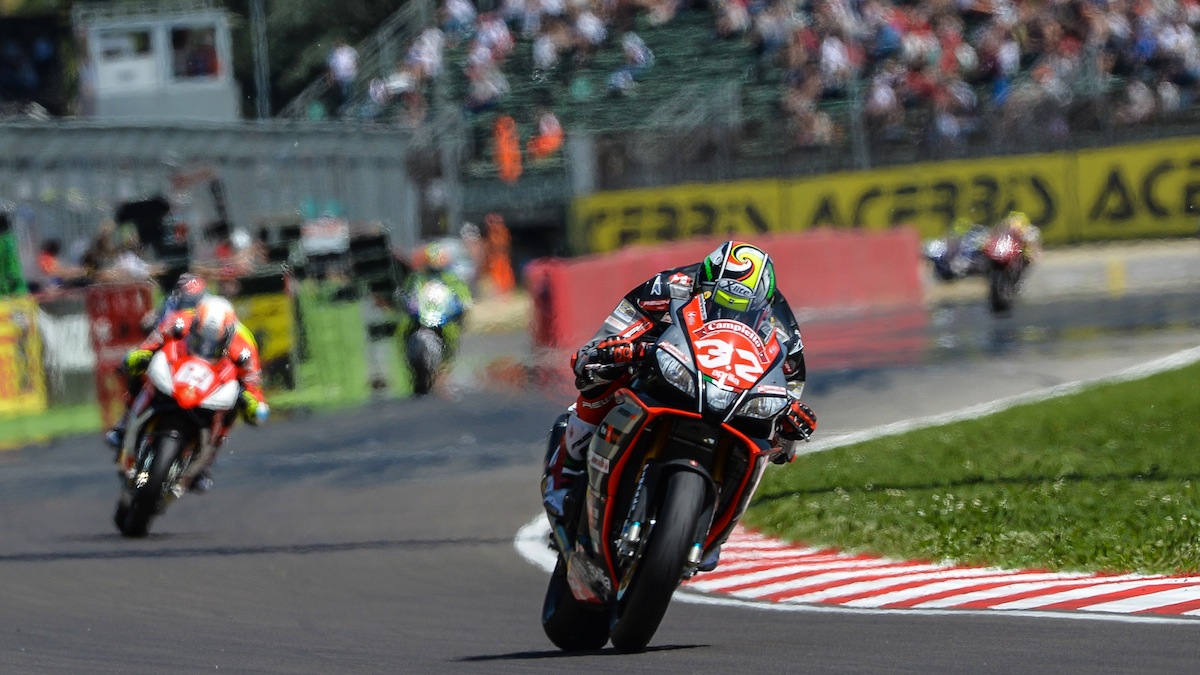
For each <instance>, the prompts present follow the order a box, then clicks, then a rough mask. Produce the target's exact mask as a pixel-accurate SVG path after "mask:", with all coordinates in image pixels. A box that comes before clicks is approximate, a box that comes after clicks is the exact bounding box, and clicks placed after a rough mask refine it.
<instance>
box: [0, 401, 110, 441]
mask: <svg viewBox="0 0 1200 675" xmlns="http://www.w3.org/2000/svg"><path fill="white" fill-rule="evenodd" d="M99 431H100V407H99V406H97V405H95V404H89V405H77V406H67V407H63V408H51V409H50V410H47V411H45V412H42V413H37V414H35V415H22V416H21V417H0V450H3V449H6V448H14V447H19V446H22V445H28V444H30V443H37V442H41V441H46V440H49V439H51V438H54V437H56V436H66V435H69V434H86V433H92V432H96V433H99Z"/></svg>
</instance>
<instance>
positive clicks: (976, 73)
mask: <svg viewBox="0 0 1200 675" xmlns="http://www.w3.org/2000/svg"><path fill="white" fill-rule="evenodd" d="M484 7H486V9H484V10H481V9H480V6H477V5H476V4H473V3H472V2H471V0H442V3H441V5H440V10H439V13H438V19H437V22H436V25H432V26H429V27H426V28H425V29H424V31H422V32H421V33H420V35H419V36H418V37H417V38H416V39H415V40H413V42H412V43H411V45H409V46H408V49H407V52H406V54H405V56H404V57H403V58H402V59H401V61H400V62H399V63H398V64H397V66H396V69H395V72H393V73H392V74H390V75H388V76H386V77H381V78H376V79H374V80H372V81H371V82H370V83H369V86H368V88H367V89H368V91H369V93H370V100H371V102H372V103H371V105H372V110H373V111H374V112H376V113H378V112H379V111H381V110H384V109H385V108H386V107H387V106H389V105H390V104H393V103H397V102H399V103H400V104H401V106H400V107H401V109H402V110H403V111H404V114H403V115H401V118H402V119H403V120H404V121H405V122H406V123H408V124H411V125H417V124H420V123H421V122H422V121H424V120H425V119H426V118H427V116H428V104H427V102H426V96H427V92H428V91H429V90H430V89H431V83H432V82H433V81H434V80H435V79H436V78H438V77H439V76H440V75H441V74H442V73H443V72H445V69H446V66H445V64H444V61H445V59H446V50H447V49H457V48H459V47H460V46H463V47H464V49H463V50H462V52H461V53H462V54H464V56H463V57H462V58H463V62H462V63H455V64H453V66H452V67H455V68H458V67H461V68H462V69H463V72H464V74H465V77H466V82H467V86H466V91H465V94H464V96H465V98H464V101H463V105H464V107H465V109H466V110H467V111H469V112H470V113H480V112H484V111H489V110H495V109H497V108H498V107H499V106H502V105H503V103H504V101H505V99H506V96H508V95H509V93H510V92H511V91H512V87H511V86H510V84H509V78H511V77H517V78H533V79H534V80H535V81H536V80H538V79H539V78H548V77H559V78H562V81H563V82H564V83H566V84H567V85H568V89H569V90H571V91H574V88H575V87H576V86H580V87H582V86H586V85H585V84H583V83H581V82H579V81H577V80H575V79H573V78H572V72H573V71H574V70H575V69H576V68H578V67H579V66H582V65H586V64H588V63H590V62H591V61H592V59H593V58H594V56H595V54H596V53H597V52H598V51H599V50H614V51H619V52H620V53H621V54H623V60H624V64H623V66H622V67H620V68H619V69H617V70H615V71H613V72H612V73H611V74H610V76H609V77H608V78H607V87H608V90H609V92H611V93H613V94H618V95H619V94H624V93H629V92H631V91H634V90H635V89H636V86H637V82H638V80H639V79H640V78H642V77H644V76H645V75H646V73H648V72H649V71H650V70H652V69H653V68H655V67H656V66H655V56H654V53H653V52H652V51H651V49H650V48H649V47H648V46H647V45H646V41H645V40H643V38H642V37H641V36H640V35H638V34H637V32H635V30H634V28H635V23H634V19H635V18H637V17H639V16H643V17H645V19H646V20H645V21H644V22H643V24H646V25H648V26H649V27H650V28H649V30H656V28H657V27H658V26H662V25H664V24H668V23H670V22H671V21H672V20H673V19H674V18H675V17H676V15H677V14H679V13H680V12H706V13H708V15H709V16H710V17H711V21H712V32H711V39H712V40H713V41H737V42H740V43H744V44H745V46H746V55H747V62H748V63H750V64H751V65H750V69H749V73H748V77H747V78H746V80H745V81H746V82H748V83H750V85H751V86H771V87H777V88H778V89H777V92H778V97H777V103H778V105H777V110H778V112H779V114H780V116H781V117H782V118H784V119H786V120H787V122H788V123H789V128H790V129H791V130H792V132H793V141H794V143H795V144H798V145H823V144H829V143H832V142H835V141H836V140H837V139H838V138H839V136H840V135H841V134H844V133H846V129H845V128H844V117H842V116H836V115H831V113H830V110H833V109H836V108H837V103H838V102H839V101H841V102H847V103H851V104H853V105H857V106H860V108H861V111H862V114H863V120H864V123H865V126H866V129H867V131H868V132H869V133H870V134H871V137H872V138H873V139H876V140H881V141H889V140H891V141H899V140H909V139H911V138H912V137H913V133H914V131H915V132H919V134H920V136H921V138H922V140H933V141H936V142H938V143H941V144H948V145H954V144H959V143H962V142H964V141H965V140H966V139H968V138H969V137H970V136H971V135H972V134H973V133H975V132H976V131H978V130H980V129H981V128H983V127H988V128H994V127H993V126H992V125H993V124H994V123H998V124H999V125H1001V126H1000V128H1002V129H1007V130H1012V131H1020V130H1021V129H1024V128H1028V127H1029V126H1030V125H1029V124H1028V123H1029V122H1030V121H1031V120H1036V121H1037V125H1035V126H1036V127H1037V129H1038V130H1039V132H1041V133H1045V134H1049V136H1050V137H1065V136H1066V135H1067V134H1069V133H1070V132H1071V131H1072V130H1073V128H1075V127H1076V126H1080V125H1087V124H1095V123H1096V121H1097V120H1098V119H1101V118H1103V121H1104V122H1106V123H1109V122H1111V123H1117V124H1137V123H1142V122H1146V121H1149V120H1152V119H1154V118H1155V117H1156V116H1169V115H1171V114H1173V113H1176V112H1178V111H1181V110H1183V109H1186V108H1188V107H1190V106H1192V105H1193V104H1194V102H1195V98H1196V93H1197V87H1198V85H1200V42H1198V41H1197V38H1196V28H1197V27H1198V25H1200V0H1181V1H1180V0H1039V1H1036V2H1035V1H1033V0H921V1H915V0H913V1H904V0H692V1H691V2H689V1H688V0H499V4H496V5H491V4H489V5H485V6H484ZM518 41H525V42H528V43H530V44H531V53H532V72H517V71H515V70H514V67H513V66H510V65H509V63H510V60H511V54H512V52H513V50H514V47H515V45H516V43H517V42H518ZM679 67H686V66H685V65H683V66H679ZM340 91H343V92H344V91H346V90H345V89H340ZM543 103H545V104H547V106H548V107H549V109H550V111H551V114H553V111H554V108H555V102H554V101H544V102H543ZM642 112H644V111H640V110H639V109H638V108H637V107H632V106H631V110H630V115H631V116H633V115H637V114H640V113H642ZM538 114H539V115H542V116H544V114H545V113H544V111H541V110H539V113H538ZM1089 115H1090V117H1089ZM518 121H519V122H522V123H530V124H532V123H535V120H532V119H530V120H518ZM536 123H537V124H541V122H540V121H537V122H536Z"/></svg>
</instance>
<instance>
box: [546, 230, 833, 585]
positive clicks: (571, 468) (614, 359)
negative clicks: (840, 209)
mask: <svg viewBox="0 0 1200 675" xmlns="http://www.w3.org/2000/svg"><path fill="white" fill-rule="evenodd" d="M673 294H674V295H673ZM697 294H702V295H703V296H704V297H705V298H706V299H707V300H709V301H710V302H712V303H713V306H714V307H715V308H717V310H718V311H720V310H721V309H722V308H724V309H727V310H731V311H735V312H744V311H747V310H748V309H752V308H756V307H757V308H762V309H764V310H766V309H768V308H769V312H770V319H769V324H768V325H770V326H771V327H772V328H773V330H775V332H776V336H777V338H778V340H779V342H780V344H781V345H782V346H783V348H784V350H785V351H786V354H787V356H786V358H785V361H784V365H783V370H784V374H785V376H786V378H787V380H788V393H789V396H790V398H791V403H790V405H788V406H787V407H786V408H784V411H783V412H782V413H780V415H779V416H778V417H777V418H776V425H775V426H776V431H777V438H776V440H777V441H779V451H778V452H777V453H776V455H775V456H774V457H773V458H772V461H774V462H775V463H777V464H783V463H787V462H790V461H792V460H793V459H794V458H795V445H794V443H795V442H798V441H802V440H803V441H807V440H808V439H809V437H810V436H811V435H812V433H813V431H815V430H816V427H817V418H816V415H815V414H814V413H813V411H812V409H810V408H809V407H808V406H807V405H806V404H804V403H803V402H801V401H800V397H801V394H802V393H803V390H804V381H805V377H806V370H805V365H804V344H803V341H802V339H801V335H800V328H799V324H798V322H797V320H796V317H795V314H794V313H793V312H792V310H791V308H790V307H789V306H788V303H787V300H786V299H784V297H783V294H782V293H781V292H780V291H779V290H778V289H777V288H776V287H775V269H774V265H773V263H772V262H771V259H770V256H768V255H767V253H766V252H765V251H763V250H762V249H760V248H758V247H757V246H754V245H752V244H748V243H743V242H738V241H727V242H724V243H723V244H721V245H720V246H718V247H717V248H716V250H714V251H713V252H712V253H710V254H709V255H708V256H707V257H705V258H704V260H702V261H700V262H698V263H693V264H691V265H685V266H683V267H676V268H672V269H669V270H664V271H662V272H659V273H658V274H655V275H654V276H653V277H651V278H650V279H648V280H647V281H645V282H644V283H642V284H640V285H638V286H637V287H635V288H634V289H632V290H631V291H629V292H628V293H627V294H626V295H625V296H624V297H623V298H622V299H621V301H620V302H619V303H618V304H617V306H616V308H615V309H613V311H612V313H611V314H609V316H608V318H607V319H605V321H604V324H603V325H602V326H601V328H600V329H599V331H597V333H596V335H595V336H594V337H593V338H592V340H590V341H589V342H588V343H587V344H585V345H584V346H583V347H581V348H580V349H579V350H578V351H577V352H576V353H575V354H574V355H573V356H572V359H571V364H572V368H573V370H574V372H575V376H576V380H575V386H576V388H577V389H578V390H579V396H578V398H577V399H576V402H575V404H574V405H572V406H571V407H570V408H569V409H568V410H569V413H570V414H569V417H568V419H567V425H566V430H565V433H564V434H563V441H562V443H561V444H560V446H559V448H558V450H556V451H555V452H554V453H553V454H552V456H551V458H550V460H549V466H548V467H547V468H546V475H545V476H544V478H543V481H542V498H543V504H544V506H545V508H546V511H547V514H548V515H550V517H551V518H561V517H562V515H563V500H564V498H565V497H566V495H567V492H568V491H569V490H570V488H571V487H572V486H573V485H574V483H575V481H576V480H577V479H578V478H579V477H580V476H582V475H583V474H584V472H585V470H586V465H585V463H584V462H585V457H586V454H587V449H588V445H589V443H590V441H591V438H592V434H593V433H594V432H595V430H596V428H597V426H598V425H599V424H600V422H601V421H602V420H603V419H604V417H605V415H607V414H608V412H609V411H610V410H611V409H612V408H613V407H614V406H615V405H616V401H615V399H614V395H615V394H616V392H617V391H618V390H619V389H621V388H622V387H626V386H628V385H629V383H630V381H631V375H630V373H629V369H628V367H627V366H628V364H629V363H630V362H632V361H635V360H637V359H640V358H641V357H642V356H643V355H644V348H643V347H644V345H645V344H646V343H647V342H650V341H653V340H654V339H656V338H657V337H658V336H659V335H661V334H662V333H663V331H665V330H666V328H667V325H668V324H666V323H665V322H664V321H663V319H664V318H665V317H666V316H667V312H668V309H669V307H670V303H671V298H672V297H681V296H684V295H686V296H687V297H693V296H695V295H697ZM718 555H719V548H718V550H717V551H716V552H715V554H714V555H712V556H710V558H709V559H706V560H704V561H702V563H701V565H700V567H699V568H698V569H699V570H700V571H711V570H712V569H714V568H715V567H716V564H717V557H718Z"/></svg>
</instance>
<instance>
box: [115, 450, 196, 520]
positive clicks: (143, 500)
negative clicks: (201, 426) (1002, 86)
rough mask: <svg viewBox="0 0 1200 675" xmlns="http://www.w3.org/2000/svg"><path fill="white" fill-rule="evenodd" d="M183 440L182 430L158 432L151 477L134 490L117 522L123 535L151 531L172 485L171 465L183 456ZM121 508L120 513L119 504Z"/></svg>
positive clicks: (151, 464) (152, 459) (151, 460)
mask: <svg viewBox="0 0 1200 675" xmlns="http://www.w3.org/2000/svg"><path fill="white" fill-rule="evenodd" d="M182 442H183V439H182V437H181V436H180V435H178V434H174V433H169V432H165V431H164V432H162V433H160V435H159V436H158V443H157V445H156V447H155V448H154V456H153V457H152V458H151V459H150V471H149V477H148V478H147V479H146V483H145V484H144V485H142V486H141V487H140V488H137V489H136V490H135V491H134V492H133V495H132V498H131V499H130V502H129V509H128V510H127V511H126V513H125V518H124V520H123V521H120V522H118V523H117V529H119V530H120V531H121V534H122V535H124V536H126V537H131V538H140V537H144V536H146V535H147V534H148V533H149V532H150V521H151V520H153V519H154V516H156V515H157V514H158V513H159V505H160V504H162V501H163V494H164V492H165V490H166V489H167V487H169V486H168V485H167V478H168V476H170V474H171V465H172V464H174V463H175V461H176V459H178V457H179V451H180V449H181V447H182ZM117 511H118V513H120V506H119V505H118V507H117Z"/></svg>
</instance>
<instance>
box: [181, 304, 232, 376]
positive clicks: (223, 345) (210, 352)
mask: <svg viewBox="0 0 1200 675" xmlns="http://www.w3.org/2000/svg"><path fill="white" fill-rule="evenodd" d="M236 327H237V315H236V314H235V313H234V311H233V305H231V304H229V301H228V300H226V299H225V298H222V297H218V296H208V297H206V298H204V299H202V300H201V301H200V304H198V305H196V314H195V316H194V317H193V318H192V328H191V331H190V332H189V333H188V351H189V352H191V353H192V355H193V356H199V357H200V358H202V359H207V360H209V361H216V360H217V359H219V358H221V357H222V356H224V355H225V352H226V350H228V349H229V343H230V342H231V341H232V340H233V332H234V330H235V329H236Z"/></svg>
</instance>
